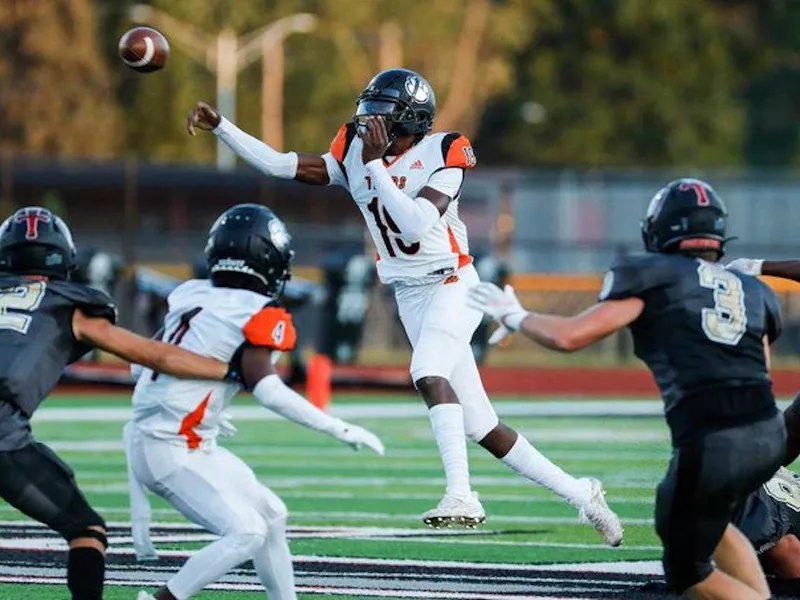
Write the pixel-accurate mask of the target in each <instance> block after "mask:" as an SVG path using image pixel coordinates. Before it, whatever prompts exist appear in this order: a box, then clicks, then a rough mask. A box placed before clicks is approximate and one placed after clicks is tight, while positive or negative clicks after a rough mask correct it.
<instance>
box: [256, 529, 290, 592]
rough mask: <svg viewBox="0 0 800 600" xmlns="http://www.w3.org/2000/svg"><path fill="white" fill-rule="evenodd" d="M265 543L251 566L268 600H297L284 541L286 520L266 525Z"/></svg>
mask: <svg viewBox="0 0 800 600" xmlns="http://www.w3.org/2000/svg"><path fill="white" fill-rule="evenodd" d="M268 527H269V529H267V541H266V543H265V544H264V545H263V546H261V548H260V549H259V550H258V552H256V555H255V556H254V557H253V565H254V566H255V568H256V573H257V574H258V578H259V579H260V580H261V583H263V584H264V588H266V590H267V598H269V600H297V592H295V589H294V569H293V568H292V555H291V553H290V552H289V544H288V542H287V541H286V520H285V519H280V520H276V521H271V522H270V523H269V524H268Z"/></svg>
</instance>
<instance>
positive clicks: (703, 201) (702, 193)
mask: <svg viewBox="0 0 800 600" xmlns="http://www.w3.org/2000/svg"><path fill="white" fill-rule="evenodd" d="M678 189H680V190H681V191H682V192H688V191H689V190H694V193H695V194H697V206H708V205H710V204H711V200H710V199H709V198H708V194H706V188H705V186H704V185H703V184H702V183H701V182H699V181H697V180H692V179H689V180H687V181H684V182H683V183H681V185H680V187H679V188H678Z"/></svg>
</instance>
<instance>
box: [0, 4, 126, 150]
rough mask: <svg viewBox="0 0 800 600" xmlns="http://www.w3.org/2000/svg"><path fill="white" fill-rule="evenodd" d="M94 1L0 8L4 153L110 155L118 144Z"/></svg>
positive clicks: (115, 112) (0, 127) (110, 82)
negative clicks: (99, 41)
mask: <svg viewBox="0 0 800 600" xmlns="http://www.w3.org/2000/svg"><path fill="white" fill-rule="evenodd" d="M98 39H99V35H98V30H97V19H96V15H95V6H94V3H93V2H91V0H3V2H0V114H2V119H0V149H5V150H11V151H15V152H17V151H18V152H25V153H37V154H48V155H55V156H64V157H75V156H91V157H105V156H109V155H111V154H112V153H113V152H114V151H115V149H116V148H117V147H118V146H119V143H120V142H121V139H120V135H119V130H118V129H117V125H118V123H119V120H118V110H117V107H116V105H115V103H114V101H113V100H114V96H113V83H114V82H113V80H112V78H111V76H110V74H109V71H108V68H107V66H106V63H105V61H104V59H103V56H102V54H101V53H100V52H99V43H98Z"/></svg>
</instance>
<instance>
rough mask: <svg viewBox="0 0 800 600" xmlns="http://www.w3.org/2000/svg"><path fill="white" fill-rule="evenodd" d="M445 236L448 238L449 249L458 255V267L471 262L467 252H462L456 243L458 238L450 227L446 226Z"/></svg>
mask: <svg viewBox="0 0 800 600" xmlns="http://www.w3.org/2000/svg"><path fill="white" fill-rule="evenodd" d="M447 237H448V238H450V251H451V252H452V253H453V254H455V255H457V256H458V268H459V269H460V268H462V267H466V266H467V265H468V264H470V263H471V262H472V257H471V256H470V255H469V254H464V253H463V252H462V251H461V247H460V246H459V245H458V240H456V236H455V234H454V233H453V230H452V229H450V227H449V226H448V227H447Z"/></svg>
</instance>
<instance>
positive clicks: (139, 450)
mask: <svg viewBox="0 0 800 600" xmlns="http://www.w3.org/2000/svg"><path fill="white" fill-rule="evenodd" d="M205 252H206V258H207V260H208V267H209V272H210V280H198V279H195V280H191V281H187V282H186V283H183V284H181V285H180V286H179V287H178V288H177V289H175V290H174V291H173V292H172V293H171V294H170V296H169V299H168V304H169V310H168V313H167V315H166V317H165V318H164V329H163V333H162V339H163V340H164V341H165V342H169V343H171V344H176V345H180V346H181V347H183V348H186V349H189V350H193V351H194V352H197V353H198V354H201V355H204V356H209V357H215V358H220V359H223V360H233V359H234V357H239V358H237V360H236V363H237V364H241V374H242V379H243V380H244V382H245V384H246V385H247V386H248V387H250V388H252V393H253V397H254V398H255V399H256V400H257V401H258V402H259V403H260V404H262V405H263V406H265V407H266V408H269V409H270V410H273V411H275V412H277V413H278V414H280V415H282V416H284V417H286V418H287V419H290V420H292V421H294V422H296V423H299V424H301V425H304V426H306V427H308V428H310V429H314V430H316V431H320V432H323V433H327V434H328V435H330V436H332V437H333V438H335V439H337V440H339V441H340V442H343V443H345V444H349V445H351V446H353V447H354V448H359V447H361V446H367V447H369V448H371V449H372V450H374V451H375V452H377V453H378V454H383V444H381V441H380V440H379V439H378V438H377V437H376V436H375V435H373V434H372V433H370V432H369V431H367V430H365V429H362V428H361V427H358V426H356V425H351V424H349V423H345V422H344V421H342V420H340V419H336V418H333V417H330V416H328V415H326V414H325V413H324V412H322V411H321V410H319V409H317V408H316V407H314V406H313V405H312V404H311V403H309V402H308V401H307V400H306V399H305V398H303V397H302V396H300V395H299V394H297V393H296V392H294V391H293V390H292V389H291V388H289V387H287V386H286V385H285V384H284V383H283V382H282V381H281V379H280V378H279V377H278V375H277V374H276V373H275V371H274V368H273V364H274V360H273V359H274V358H276V357H275V354H276V353H280V352H284V351H290V350H292V349H294V345H295V341H296V339H297V333H296V332H295V329H294V325H293V324H292V320H291V317H290V315H289V313H287V312H286V311H285V310H284V309H283V308H281V307H280V306H279V305H278V299H279V298H280V296H281V293H282V292H283V287H284V285H285V284H286V282H287V281H288V279H289V276H290V269H289V266H290V261H291V258H292V255H293V254H294V253H293V251H292V249H291V240H290V237H289V234H288V233H287V231H286V228H285V227H284V225H283V222H281V220H280V219H278V218H277V217H276V216H275V214H274V213H273V212H272V211H270V210H269V209H267V208H265V207H263V206H260V205H257V204H240V205H238V206H234V207H233V208H230V209H228V210H227V211H225V212H224V213H223V214H222V215H221V216H220V217H219V219H217V221H216V223H214V225H213V226H212V227H211V231H210V232H209V234H208V243H207V244H206V250H205ZM240 390H241V386H240V385H239V384H238V383H213V382H208V381H192V380H182V381H180V380H176V379H174V378H172V377H169V376H166V375H164V374H162V373H159V372H157V371H155V370H152V369H144V370H143V371H142V373H141V375H140V376H139V380H138V382H137V384H136V389H135V391H134V394H133V422H132V423H131V424H129V425H128V426H126V431H125V438H126V440H125V441H126V446H127V448H126V452H127V454H128V460H129V462H130V465H129V466H130V472H131V474H132V476H133V477H134V478H135V480H136V481H134V482H133V483H134V488H133V490H132V491H133V492H135V485H136V484H137V482H138V483H140V484H143V485H144V486H145V487H147V488H148V489H149V490H150V491H151V492H153V493H155V494H157V495H159V496H161V497H162V498H164V499H165V500H167V501H168V502H169V503H170V504H172V505H173V506H174V507H175V508H176V509H177V510H178V511H180V512H181V513H182V514H183V515H184V516H185V517H186V518H188V519H189V520H191V521H193V522H194V523H196V524H198V525H200V526H201V527H203V528H205V529H206V530H208V531H210V532H212V533H215V534H217V535H219V536H220V539H219V540H217V541H216V542H214V543H212V544H210V545H209V546H207V547H205V548H203V549H202V550H200V551H199V552H197V553H195V554H194V555H193V556H192V557H191V558H190V559H189V560H188V561H187V562H186V564H184V565H183V567H182V568H181V569H180V570H179V571H178V572H177V573H176V574H175V575H173V576H172V577H171V578H170V580H169V581H168V582H167V584H166V585H165V586H164V587H163V588H161V589H160V590H159V591H158V592H156V595H155V598H156V600H185V599H186V598H190V597H192V596H193V595H195V594H197V593H198V592H200V590H202V589H203V588H204V587H205V586H207V585H208V584H209V583H212V582H214V581H216V580H218V579H219V578H220V577H222V576H223V575H225V574H226V573H227V572H228V571H230V570H232V569H233V568H234V567H236V566H238V565H240V564H241V563H243V562H245V561H247V560H252V561H253V564H254V565H255V569H256V573H257V574H258V577H259V579H260V580H261V582H262V583H263V584H264V587H265V589H266V591H267V595H268V596H269V598H270V600H294V599H295V598H296V594H295V586H294V572H293V570H292V557H291V554H290V553H289V546H288V544H287V541H286V518H287V511H286V505H284V503H283V502H282V501H281V499H280V498H278V496H276V495H275V494H274V493H273V492H272V491H271V490H270V489H269V488H267V487H264V486H263V485H261V483H259V481H258V480H257V479H256V476H255V474H254V473H253V471H252V470H251V469H250V467H248V466H247V465H246V464H245V463H244V462H243V461H242V460H241V459H240V458H239V457H237V456H236V455H234V454H233V453H231V452H229V451H228V450H226V449H225V448H222V447H220V446H219V445H217V436H218V435H219V433H220V425H221V424H222V420H223V418H224V415H223V411H224V410H225V408H226V407H227V406H228V405H229V404H230V402H231V400H232V399H233V396H234V395H235V394H236V393H237V392H239V391H240ZM134 512H136V513H140V512H141V511H140V510H139V509H137V510H135V511H134ZM137 541H139V540H137ZM141 546H142V544H138V547H141ZM138 547H137V552H138ZM152 598H153V596H151V595H150V594H149V593H147V592H141V593H140V594H139V600H148V599H152Z"/></svg>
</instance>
